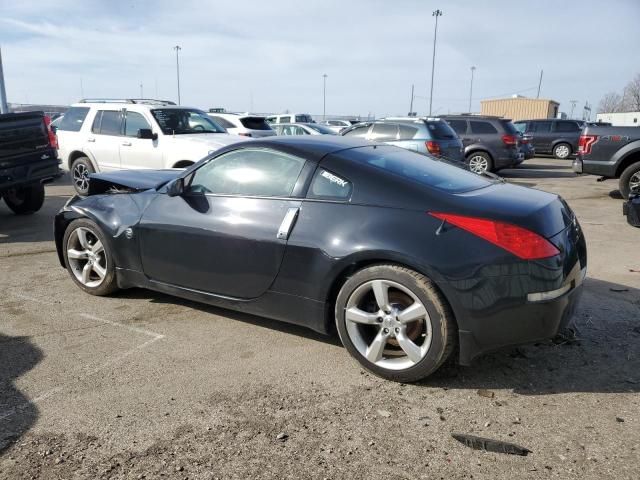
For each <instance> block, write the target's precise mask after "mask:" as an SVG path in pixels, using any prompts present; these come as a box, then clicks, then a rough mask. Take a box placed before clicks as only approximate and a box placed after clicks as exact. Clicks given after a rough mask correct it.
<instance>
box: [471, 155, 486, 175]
mask: <svg viewBox="0 0 640 480" xmlns="http://www.w3.org/2000/svg"><path fill="white" fill-rule="evenodd" d="M488 168H489V163H488V162H487V159H486V158H484V157H483V156H481V155H475V156H473V157H471V158H470V159H469V170H471V171H472V172H473V173H484V172H486V171H487V169H488Z"/></svg>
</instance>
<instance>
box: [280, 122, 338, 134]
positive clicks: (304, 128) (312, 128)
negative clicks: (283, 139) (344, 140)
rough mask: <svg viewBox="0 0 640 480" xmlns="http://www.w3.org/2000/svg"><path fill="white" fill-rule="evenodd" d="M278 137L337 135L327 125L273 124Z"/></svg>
mask: <svg viewBox="0 0 640 480" xmlns="http://www.w3.org/2000/svg"><path fill="white" fill-rule="evenodd" d="M271 128H273V129H274V130H275V131H276V133H277V134H278V135H336V132H334V131H333V130H331V129H330V128H329V127H328V126H327V125H320V124H319V123H272V124H271Z"/></svg>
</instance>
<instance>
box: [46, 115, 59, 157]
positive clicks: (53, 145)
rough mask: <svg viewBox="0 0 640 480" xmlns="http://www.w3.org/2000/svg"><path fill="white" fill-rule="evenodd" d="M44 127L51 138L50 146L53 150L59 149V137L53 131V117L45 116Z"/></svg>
mask: <svg viewBox="0 0 640 480" xmlns="http://www.w3.org/2000/svg"><path fill="white" fill-rule="evenodd" d="M44 126H45V127H46V128H47V136H48V137H49V146H50V147H51V148H55V149H56V150H57V149H58V137H57V136H56V134H55V133H54V132H53V130H52V129H51V117H50V116H49V115H45V116H44Z"/></svg>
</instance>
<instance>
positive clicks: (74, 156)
mask: <svg viewBox="0 0 640 480" xmlns="http://www.w3.org/2000/svg"><path fill="white" fill-rule="evenodd" d="M81 157H85V158H87V159H89V162H91V165H92V166H93V169H94V170H95V171H96V172H99V171H100V170H99V169H98V165H97V164H96V162H94V161H93V159H92V158H91V157H90V156H89V155H88V154H86V153H84V152H83V151H82V150H74V151H73V152H71V153H70V154H69V158H68V159H67V167H68V168H69V171H71V165H73V162H75V161H76V160H77V159H79V158H81Z"/></svg>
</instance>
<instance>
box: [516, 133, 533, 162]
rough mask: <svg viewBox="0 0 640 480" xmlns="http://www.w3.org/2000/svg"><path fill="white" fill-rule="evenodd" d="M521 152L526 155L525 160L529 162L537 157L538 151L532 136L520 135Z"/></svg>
mask: <svg viewBox="0 0 640 480" xmlns="http://www.w3.org/2000/svg"><path fill="white" fill-rule="evenodd" d="M520 151H521V152H522V154H523V155H524V159H525V160H529V159H530V158H533V157H535V156H536V149H535V148H534V146H533V143H532V141H531V135H525V134H524V133H520Z"/></svg>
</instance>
